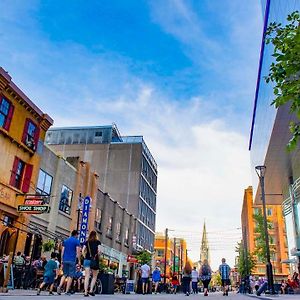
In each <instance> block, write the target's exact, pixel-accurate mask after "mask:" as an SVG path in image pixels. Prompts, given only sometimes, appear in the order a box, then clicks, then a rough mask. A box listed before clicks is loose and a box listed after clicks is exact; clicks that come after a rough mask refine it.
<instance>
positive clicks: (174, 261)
mask: <svg viewBox="0 0 300 300" xmlns="http://www.w3.org/2000/svg"><path fill="white" fill-rule="evenodd" d="M173 243H174V246H173V252H174V253H173V274H174V273H175V270H176V237H174V241H173Z"/></svg>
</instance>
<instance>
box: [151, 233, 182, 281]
mask: <svg viewBox="0 0 300 300" xmlns="http://www.w3.org/2000/svg"><path fill="white" fill-rule="evenodd" d="M166 246H167V247H166ZM166 248H167V252H165V250H166ZM154 250H155V252H154V260H155V264H156V265H157V266H159V267H160V268H161V272H162V273H165V269H164V267H165V258H166V274H167V278H169V277H171V275H172V274H173V273H174V272H175V273H177V274H178V272H179V273H180V272H181V270H182V269H183V267H184V266H185V264H186V262H187V260H188V257H187V244H186V241H185V240H184V239H182V238H168V240H167V241H166V238H165V235H164V234H163V233H156V234H155V244H154ZM165 253H166V254H165Z"/></svg>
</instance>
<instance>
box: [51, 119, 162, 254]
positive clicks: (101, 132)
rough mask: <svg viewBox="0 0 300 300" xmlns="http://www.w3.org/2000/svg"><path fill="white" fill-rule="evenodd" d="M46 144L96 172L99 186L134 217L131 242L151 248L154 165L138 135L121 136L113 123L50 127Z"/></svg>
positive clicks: (152, 242) (153, 207)
mask: <svg viewBox="0 0 300 300" xmlns="http://www.w3.org/2000/svg"><path fill="white" fill-rule="evenodd" d="M46 143H47V144H48V145H49V146H50V147H51V148H52V149H53V150H55V152H57V153H59V154H61V155H62V156H63V157H66V158H68V157H76V156H79V157H80V159H81V160H82V161H87V162H89V163H90V165H91V168H92V171H94V172H96V173H97V174H98V175H99V177H100V178H99V180H100V189H101V190H102V191H103V192H104V193H108V194H109V196H110V197H111V198H112V199H113V200H114V201H117V202H118V203H119V204H120V205H121V206H122V207H124V208H125V209H126V210H127V211H128V212H129V213H130V214H133V215H134V216H135V217H136V218H137V221H138V223H137V228H136V234H135V236H134V237H133V243H134V245H135V248H136V249H137V250H139V249H147V250H150V251H152V250H153V246H154V233H155V218H156V190H157V164H156V162H155V160H154V158H153V156H152V155H151V153H150V151H149V149H148V147H147V145H146V143H145V141H144V139H143V137H142V136H125V137H123V136H121V135H120V133H119V132H118V129H117V127H116V125H111V126H94V127H70V128H54V129H52V130H51V131H49V133H48V134H47V136H46Z"/></svg>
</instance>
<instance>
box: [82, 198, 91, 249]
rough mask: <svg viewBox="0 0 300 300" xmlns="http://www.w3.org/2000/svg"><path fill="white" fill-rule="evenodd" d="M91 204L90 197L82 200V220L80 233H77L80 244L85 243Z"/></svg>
mask: <svg viewBox="0 0 300 300" xmlns="http://www.w3.org/2000/svg"><path fill="white" fill-rule="evenodd" d="M91 202H92V199H91V197H89V196H87V197H85V198H84V200H83V203H82V218H81V224H80V232H79V242H80V244H83V243H84V242H85V241H86V235H87V230H88V225H89V212H90V206H91Z"/></svg>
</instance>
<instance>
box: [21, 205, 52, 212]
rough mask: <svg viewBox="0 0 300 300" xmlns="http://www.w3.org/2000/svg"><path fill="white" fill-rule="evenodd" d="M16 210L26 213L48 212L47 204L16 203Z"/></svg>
mask: <svg viewBox="0 0 300 300" xmlns="http://www.w3.org/2000/svg"><path fill="white" fill-rule="evenodd" d="M18 212H20V213H28V214H44V213H49V212H50V206H49V205H18Z"/></svg>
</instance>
